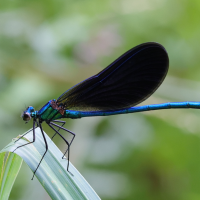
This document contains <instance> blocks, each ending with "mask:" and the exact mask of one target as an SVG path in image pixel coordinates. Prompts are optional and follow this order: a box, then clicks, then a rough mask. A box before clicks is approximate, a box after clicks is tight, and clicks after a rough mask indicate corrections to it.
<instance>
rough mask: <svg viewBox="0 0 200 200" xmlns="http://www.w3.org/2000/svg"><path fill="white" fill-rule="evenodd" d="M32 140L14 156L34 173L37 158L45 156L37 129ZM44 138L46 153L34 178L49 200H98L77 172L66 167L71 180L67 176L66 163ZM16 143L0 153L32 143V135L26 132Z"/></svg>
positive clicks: (56, 149)
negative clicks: (19, 158) (18, 157)
mask: <svg viewBox="0 0 200 200" xmlns="http://www.w3.org/2000/svg"><path fill="white" fill-rule="evenodd" d="M35 133H36V140H35V142H34V143H32V144H29V145H26V146H24V147H21V148H18V149H17V150H16V151H15V153H16V154H18V155H19V156H20V157H21V158H22V159H23V160H24V161H25V162H26V163H27V165H28V166H29V167H30V169H31V170H32V171H34V170H35V168H36V166H37V164H38V163H39V161H40V159H41V156H42V155H43V153H44V152H45V143H44V139H43V137H42V133H41V131H40V129H39V128H37V129H35ZM44 134H45V137H46V140H47V143H48V152H47V153H46V155H45V157H44V159H43V161H42V162H41V165H40V167H39V168H38V170H37V172H36V174H35V176H36V177H37V179H38V180H39V182H40V183H41V185H42V186H43V187H44V189H45V190H46V191H47V193H48V194H49V196H50V197H51V199H56V200H66V199H67V200H74V199H76V200H79V199H80V200H83V199H88V200H99V199H100V198H99V196H98V195H97V194H96V192H95V191H94V190H93V189H92V187H91V186H90V185H89V184H88V182H87V181H86V180H85V179H84V178H83V176H82V175H81V174H80V173H79V172H78V170H77V169H76V168H75V167H74V166H73V165H72V164H71V163H70V165H69V171H70V172H71V173H72V174H73V176H72V175H71V174H70V173H68V172H67V170H66V167H67V162H68V161H67V160H65V159H62V155H63V154H62V152H61V151H60V150H59V149H58V148H57V146H56V145H55V144H54V143H53V141H52V140H51V139H50V138H49V137H48V135H47V134H46V133H44ZM24 138H25V140H24V139H20V140H19V141H17V142H16V143H14V141H13V142H11V143H10V144H8V145H7V146H6V147H5V148H4V149H2V150H1V151H0V153H2V152H7V151H10V152H12V151H13V150H14V149H15V148H17V147H18V146H20V145H23V144H25V143H27V140H28V141H32V140H33V132H32V131H30V132H29V133H28V134H26V135H25V136H24Z"/></svg>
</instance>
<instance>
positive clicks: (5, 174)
mask: <svg viewBox="0 0 200 200" xmlns="http://www.w3.org/2000/svg"><path fill="white" fill-rule="evenodd" d="M21 165H22V158H20V157H19V156H18V155H16V154H13V153H10V152H9V153H5V152H4V153H1V154H0V169H1V174H0V200H6V199H8V198H9V195H10V192H11V189H12V186H13V184H14V182H15V179H16V177H17V174H18V172H19V170H20V168H21Z"/></svg>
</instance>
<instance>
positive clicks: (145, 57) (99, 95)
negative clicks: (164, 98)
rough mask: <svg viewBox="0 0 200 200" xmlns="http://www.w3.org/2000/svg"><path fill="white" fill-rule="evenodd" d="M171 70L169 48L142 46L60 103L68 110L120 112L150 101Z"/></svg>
mask: <svg viewBox="0 0 200 200" xmlns="http://www.w3.org/2000/svg"><path fill="white" fill-rule="evenodd" d="M168 66H169V59H168V55H167V52H166V50H165V48H164V47H163V46H162V45H160V44H158V43H153V42H149V43H144V44H141V45H138V46H136V47H134V48H132V49H130V50H129V51H127V52H126V53H124V54H123V55H122V56H120V57H119V58H118V59H117V60H115V61H114V62H113V63H111V64H110V65H109V66H108V67H106V68H105V69H104V70H102V71H101V72H99V73H98V74H97V75H94V76H92V77H90V78H88V79H86V80H84V81H82V82H80V83H79V84H77V85H75V86H74V87H72V88H70V89H69V90H67V91H66V92H65V93H63V94H62V95H61V96H60V97H59V98H58V100H57V102H58V104H63V105H64V108H65V109H68V110H80V111H97V110H98V111H103V110H116V109H123V108H128V107H132V106H134V105H136V104H138V103H140V102H142V101H144V100H145V99H147V98H148V97H149V96H150V95H151V94H153V93H154V92H155V90H156V89H157V88H158V87H159V86H160V84H161V83H162V81H163V80H164V78H165V76H166V74H167V71H168Z"/></svg>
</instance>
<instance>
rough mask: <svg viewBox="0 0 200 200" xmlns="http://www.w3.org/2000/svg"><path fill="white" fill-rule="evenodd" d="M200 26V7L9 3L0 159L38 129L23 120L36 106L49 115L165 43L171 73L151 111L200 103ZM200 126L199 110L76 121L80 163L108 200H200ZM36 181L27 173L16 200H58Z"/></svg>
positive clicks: (167, 1) (134, 0) (1, 29)
mask: <svg viewBox="0 0 200 200" xmlns="http://www.w3.org/2000/svg"><path fill="white" fill-rule="evenodd" d="M199 18H200V1H198V0H190V1H179V0H140V1H138V0H101V1H96V0H93V1H91V0H82V1H80V0H73V1H72V0H71V1H70V0H65V1H64V0H28V1H27V0H6V1H0V136H1V140H0V149H2V148H3V147H4V146H6V145H7V144H8V143H9V142H10V141H11V140H12V138H14V137H17V136H18V135H19V134H22V133H24V132H25V131H26V130H28V129H29V128H31V126H32V122H30V123H28V124H24V122H23V121H22V119H21V117H20V114H21V112H22V111H23V110H24V109H25V108H26V107H27V106H29V105H32V106H34V107H35V109H37V110H38V109H40V108H41V107H42V106H43V105H44V104H45V103H46V102H47V101H49V100H51V99H57V98H58V97H59V96H60V95H61V94H62V93H63V92H64V91H66V90H67V89H68V88H70V87H71V86H73V85H75V84H76V83H78V82H80V81H82V80H84V79H86V78H88V77H89V76H91V75H94V74H95V73H98V72H99V71H100V70H102V69H103V68H104V67H106V66H107V65H108V64H110V63H111V62H112V61H113V60H115V59H116V58H117V57H118V56H120V55H121V54H123V53H124V52H125V51H127V50H128V49H130V48H132V47H134V46H136V45H138V44H140V43H144V42H149V41H155V42H159V43H161V44H162V45H163V46H164V47H165V48H166V49H167V51H168V53H169V58H170V68H169V73H168V75H167V77H166V79H165V81H164V82H163V84H162V85H161V87H160V88H159V89H158V90H157V91H156V92H155V94H154V95H153V96H152V97H150V98H149V99H148V100H146V101H145V102H144V103H142V104H152V103H163V102H168V101H199V100H200V94H199V89H200V81H199V77H200V67H199V63H200V56H199V55H200V51H199V50H200V26H199ZM199 120H200V112H199V111H198V110H192V109H190V110H183V109H181V110H161V111H151V112H146V113H135V114H127V115H118V116H110V117H93V118H85V119H84V118H82V119H77V120H72V119H67V120H66V121H67V122H66V125H65V127H66V128H68V129H70V130H71V131H73V132H75V133H76V138H75V140H74V142H73V145H72V147H71V162H72V163H73V164H74V166H75V167H76V168H77V169H78V170H79V171H80V172H81V174H82V175H83V176H84V177H85V178H86V180H87V181H88V182H89V183H90V184H91V186H92V187H93V188H94V190H95V191H96V192H97V193H98V195H99V196H100V197H101V198H102V199H103V200H113V199H117V200H121V199H127V200H129V199H130V200H132V199H136V200H138V199H139V200H147V199H148V200H169V199H170V200H188V199H189V200H199V199H200V137H199V135H200V134H199V131H200V123H199ZM44 130H45V132H47V133H48V134H49V136H52V135H53V131H52V130H50V129H48V127H47V126H45V125H44ZM65 137H67V138H68V139H70V136H69V135H67V134H65ZM55 142H56V144H57V145H58V146H59V148H60V149H61V150H62V151H64V150H65V148H66V147H65V144H64V142H62V141H61V140H60V139H59V138H55ZM31 177H32V172H31V171H30V169H29V168H28V167H27V165H26V164H23V166H22V169H21V171H20V173H19V176H18V177H17V180H16V182H15V185H14V188H13V190H12V193H11V196H10V200H19V199H20V200H27V199H29V200H32V199H43V200H48V199H50V198H49V197H48V195H47V194H46V192H45V190H44V189H43V187H42V186H41V185H40V183H39V182H38V180H37V179H36V178H35V179H34V180H33V181H31Z"/></svg>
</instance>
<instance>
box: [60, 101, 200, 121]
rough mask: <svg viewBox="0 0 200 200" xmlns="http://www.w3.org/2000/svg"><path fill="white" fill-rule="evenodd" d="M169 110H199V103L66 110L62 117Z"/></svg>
mask: <svg viewBox="0 0 200 200" xmlns="http://www.w3.org/2000/svg"><path fill="white" fill-rule="evenodd" d="M170 108H196V109H200V102H193V101H186V102H171V103H162V104H152V105H144V106H137V107H130V108H127V109H122V110H115V111H91V112H85V111H84V112H82V111H73V110H66V114H65V116H63V117H64V118H73V119H76V118H81V117H92V116H109V115H118V114H127V113H135V112H144V111H150V110H161V109H170Z"/></svg>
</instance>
